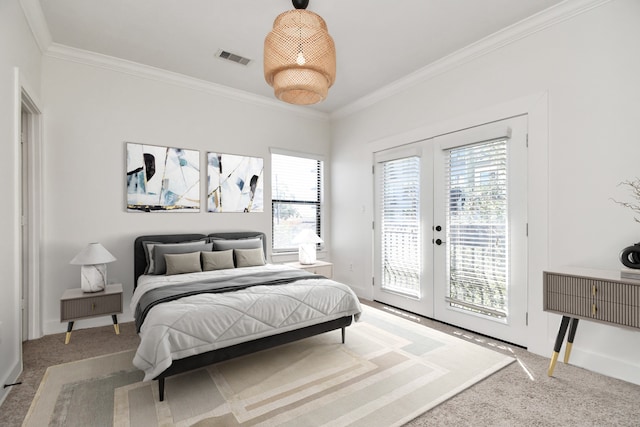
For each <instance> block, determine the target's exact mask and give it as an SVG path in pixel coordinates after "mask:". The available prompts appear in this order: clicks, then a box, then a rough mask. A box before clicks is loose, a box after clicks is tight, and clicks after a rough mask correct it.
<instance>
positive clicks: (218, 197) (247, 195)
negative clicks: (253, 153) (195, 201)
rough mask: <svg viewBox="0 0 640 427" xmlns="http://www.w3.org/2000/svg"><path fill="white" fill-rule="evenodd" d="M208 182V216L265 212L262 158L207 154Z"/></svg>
mask: <svg viewBox="0 0 640 427" xmlns="http://www.w3.org/2000/svg"><path fill="white" fill-rule="evenodd" d="M207 179H208V188H207V210H208V211H209V212H263V210H264V201H263V193H264V161H263V159H262V158H260V157H246V156H237V155H234V154H220V153H207Z"/></svg>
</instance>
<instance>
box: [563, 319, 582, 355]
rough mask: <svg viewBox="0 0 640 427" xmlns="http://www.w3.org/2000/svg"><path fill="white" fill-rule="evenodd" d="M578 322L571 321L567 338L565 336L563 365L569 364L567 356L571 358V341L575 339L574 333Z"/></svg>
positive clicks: (575, 320) (576, 320)
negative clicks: (565, 345)
mask: <svg viewBox="0 0 640 427" xmlns="http://www.w3.org/2000/svg"><path fill="white" fill-rule="evenodd" d="M578 320H579V319H575V318H574V319H571V324H570V325H569V336H567V348H566V349H565V351H564V363H565V364H567V363H569V356H571V347H573V340H574V339H575V338H576V331H577V330H578Z"/></svg>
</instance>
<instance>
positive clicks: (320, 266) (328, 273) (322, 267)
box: [285, 261, 333, 279]
mask: <svg viewBox="0 0 640 427" xmlns="http://www.w3.org/2000/svg"><path fill="white" fill-rule="evenodd" d="M285 265H288V266H289V267H295V268H299V269H301V270H306V271H308V272H309V273H313V274H319V275H321V276H324V277H326V278H327V279H331V277H332V276H333V264H332V263H330V262H326V261H316V262H314V263H313V264H300V263H299V262H286V263H285Z"/></svg>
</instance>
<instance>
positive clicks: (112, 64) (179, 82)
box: [45, 43, 329, 121]
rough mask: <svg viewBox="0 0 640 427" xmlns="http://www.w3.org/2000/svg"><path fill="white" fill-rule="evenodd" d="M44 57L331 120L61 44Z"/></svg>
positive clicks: (163, 71)
mask: <svg viewBox="0 0 640 427" xmlns="http://www.w3.org/2000/svg"><path fill="white" fill-rule="evenodd" d="M45 56H47V57H50V58H56V59H61V60H64V61H71V62H76V63H79V64H83V65H89V66H92V67H97V68H102V69H106V70H110V71H115V72H119V73H124V74H129V75H132V76H136V77H140V78H144V79H149V80H155V81H158V82H162V83H167V84H173V85H176V86H181V87H184V88H188V89H192V90H196V91H199V92H205V93H209V94H212V95H216V96H222V97H225V98H228V99H231V100H234V101H241V102H246V103H249V104H253V105H257V106H263V107H269V108H276V109H280V110H285V111H287V112H289V113H292V114H295V115H298V116H301V117H305V118H309V119H314V120H326V121H328V120H329V114H328V113H324V112H320V111H316V110H308V109H305V108H304V107H296V106H294V105H289V104H285V103H283V102H280V101H276V100H273V99H270V98H267V97H264V96H260V95H256V94H253V93H250V92H246V91H243V90H240V89H234V88H230V87H228V86H223V85H220V84H216V83H212V82H209V81H206V80H201V79H197V78H195V77H189V76H187V75H184V74H180V73H174V72H172V71H168V70H165V69H162V68H156V67H152V66H150V65H144V64H140V63H138V62H133V61H128V60H126V59H121V58H116V57H113V56H108V55H103V54H100V53H95V52H90V51H87V50H82V49H77V48H74V47H69V46H65V45H61V44H58V43H52V44H51V45H50V46H49V48H48V49H47V51H46V52H45Z"/></svg>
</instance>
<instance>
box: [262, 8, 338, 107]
mask: <svg viewBox="0 0 640 427" xmlns="http://www.w3.org/2000/svg"><path fill="white" fill-rule="evenodd" d="M264 77H265V80H266V81H267V83H268V84H269V85H270V86H272V87H273V89H274V92H275V96H276V98H278V99H279V100H281V101H284V102H288V103H290V104H296V105H309V104H315V103H318V102H320V101H322V100H324V99H325V98H326V97H327V93H328V91H329V88H330V87H331V86H332V85H333V82H334V81H335V78H336V48H335V45H334V43H333V39H332V38H331V36H330V35H329V32H328V31H327V24H326V23H325V22H324V19H322V17H320V15H318V14H316V13H313V12H309V11H307V10H305V9H294V10H290V11H287V12H284V13H282V14H280V15H278V17H277V18H276V19H275V21H274V23H273V30H272V31H271V32H270V33H269V34H268V35H267V37H266V38H265V41H264Z"/></svg>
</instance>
